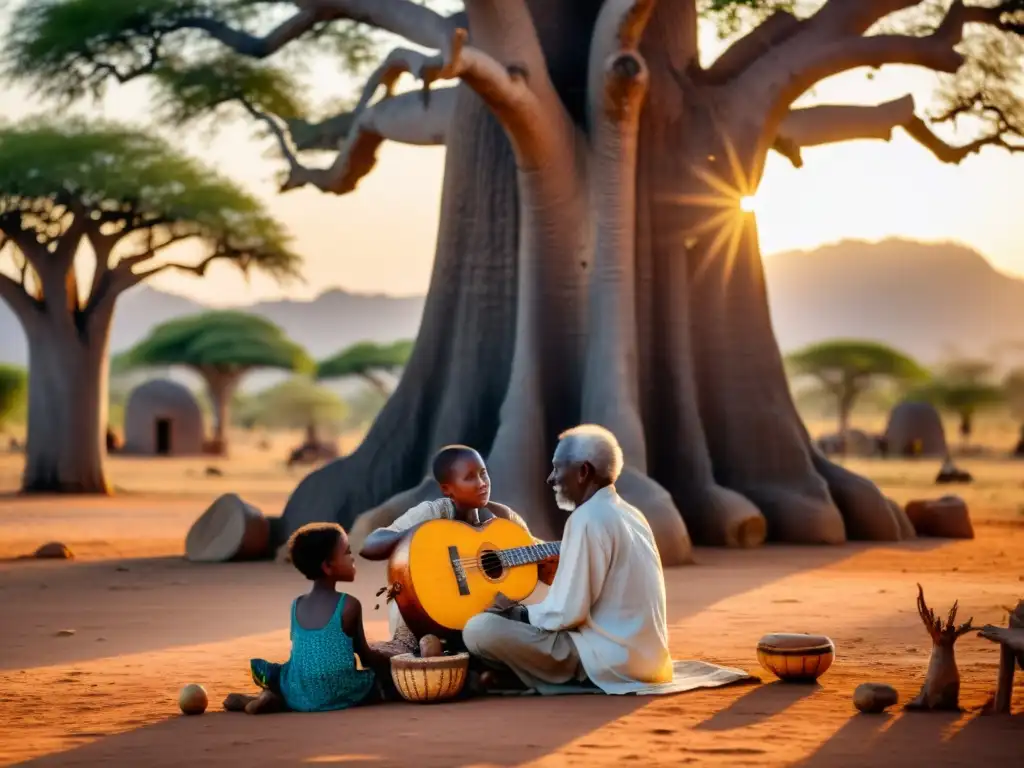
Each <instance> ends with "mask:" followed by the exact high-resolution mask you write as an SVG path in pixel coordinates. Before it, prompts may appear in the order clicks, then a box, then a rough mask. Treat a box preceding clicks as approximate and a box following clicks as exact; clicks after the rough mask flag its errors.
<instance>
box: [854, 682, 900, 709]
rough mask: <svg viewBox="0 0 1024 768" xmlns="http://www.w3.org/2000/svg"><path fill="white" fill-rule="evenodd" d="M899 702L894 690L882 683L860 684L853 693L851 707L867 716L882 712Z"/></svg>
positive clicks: (898, 696) (897, 694)
mask: <svg viewBox="0 0 1024 768" xmlns="http://www.w3.org/2000/svg"><path fill="white" fill-rule="evenodd" d="M899 700H900V695H899V693H897V691H896V689H895V688H893V687H892V686H891V685H885V684H884V683H861V684H860V685H858V686H857V689H856V690H855V691H854V692H853V706H855V707H856V708H857V709H859V710H860V711H861V712H863V713H864V714H867V715H877V714H879V713H880V712H884V711H885V710H886V709H888V708H889V707H891V706H893V705H894V704H895V703H896V702H898V701H899Z"/></svg>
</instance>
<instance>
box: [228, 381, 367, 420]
mask: <svg viewBox="0 0 1024 768" xmlns="http://www.w3.org/2000/svg"><path fill="white" fill-rule="evenodd" d="M347 410H348V409H347V408H346V406H345V403H344V401H342V399H341V398H340V397H338V396H337V395H336V394H334V393H333V392H331V391H330V390H329V389H327V388H325V387H323V386H320V385H318V384H316V383H315V382H313V381H311V380H309V379H307V378H306V377H304V376H294V377H292V378H290V379H287V380H285V381H282V382H281V383H280V384H277V385H275V386H273V387H271V388H270V389H267V390H264V391H263V392H260V393H259V394H257V395H256V396H255V397H254V398H253V399H252V402H251V403H249V404H248V407H247V408H246V411H247V415H248V416H249V417H250V418H252V420H253V421H255V422H256V423H258V424H261V425H263V426H265V427H270V428H272V429H274V428H289V429H295V428H299V427H306V426H308V425H310V424H315V425H317V426H328V425H329V426H338V425H340V424H341V423H342V422H343V421H344V419H345V416H346V413H347Z"/></svg>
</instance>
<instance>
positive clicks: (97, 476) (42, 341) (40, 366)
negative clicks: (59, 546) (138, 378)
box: [22, 309, 110, 493]
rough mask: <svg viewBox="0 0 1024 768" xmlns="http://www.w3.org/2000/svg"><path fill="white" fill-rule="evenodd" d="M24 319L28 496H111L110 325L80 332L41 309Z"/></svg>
mask: <svg viewBox="0 0 1024 768" xmlns="http://www.w3.org/2000/svg"><path fill="white" fill-rule="evenodd" d="M34 312H35V313H36V314H34V315H29V316H27V317H24V318H22V323H23V327H24V328H25V332H26V335H27V336H28V348H29V394H28V439H27V441H26V445H25V469H24V473H23V476H22V490H23V491H25V492H26V493H107V492H108V490H109V489H108V486H107V480H106V477H105V475H104V471H103V460H104V456H105V454H106V424H107V419H106V411H107V347H108V341H109V335H110V324H109V321H108V322H106V323H103V324H99V325H101V326H102V327H98V325H97V324H92V325H91V326H90V327H89V328H88V329H87V330H86V329H82V330H80V329H78V328H76V327H74V326H73V325H71V324H70V323H65V322H63V321H67V320H69V319H70V318H68V317H66V316H64V317H61V316H57V317H54V316H53V315H52V314H50V313H48V312H46V311H45V310H43V309H38V310H34Z"/></svg>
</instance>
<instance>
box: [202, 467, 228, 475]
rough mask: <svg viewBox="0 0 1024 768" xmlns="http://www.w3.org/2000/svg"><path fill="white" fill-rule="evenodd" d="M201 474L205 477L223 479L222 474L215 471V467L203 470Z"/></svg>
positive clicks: (217, 470)
mask: <svg viewBox="0 0 1024 768" xmlns="http://www.w3.org/2000/svg"><path fill="white" fill-rule="evenodd" d="M203 474H205V475H206V476H207V477H224V473H223V472H222V471H221V470H219V469H217V467H207V468H206V469H205V470H203Z"/></svg>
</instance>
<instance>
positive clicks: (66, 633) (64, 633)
mask: <svg viewBox="0 0 1024 768" xmlns="http://www.w3.org/2000/svg"><path fill="white" fill-rule="evenodd" d="M73 634H75V630H73V629H58V630H57V637H71V636H72V635H73Z"/></svg>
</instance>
